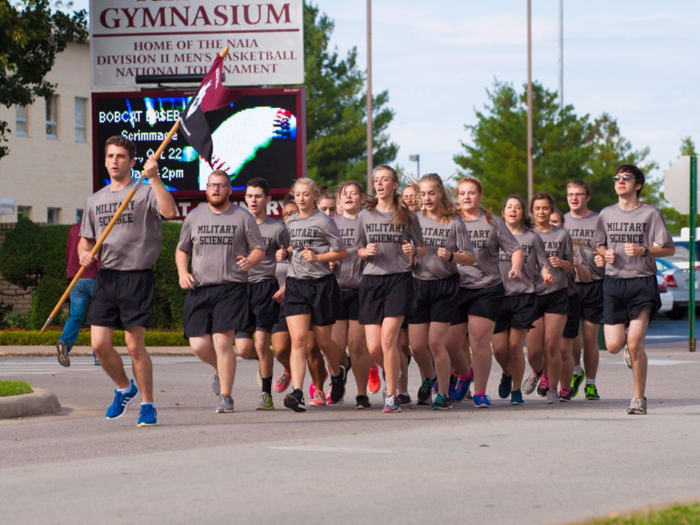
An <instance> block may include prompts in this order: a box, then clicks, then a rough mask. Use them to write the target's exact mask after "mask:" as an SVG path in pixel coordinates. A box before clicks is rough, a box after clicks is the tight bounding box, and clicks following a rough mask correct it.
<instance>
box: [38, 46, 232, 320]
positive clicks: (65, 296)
mask: <svg viewBox="0 0 700 525" xmlns="http://www.w3.org/2000/svg"><path fill="white" fill-rule="evenodd" d="M226 55H228V47H225V48H224V49H223V50H222V51H221V52H220V53H219V56H221V58H224V57H225V56H226ZM179 127H180V119H178V120H177V122H175V124H173V127H172V129H171V130H170V133H168V136H167V137H165V139H163V142H162V143H161V145H160V147H159V148H158V150H157V151H156V152H155V153H154V154H153V156H154V157H155V158H156V159H159V158H160V156H161V155H162V154H163V152H164V151H165V148H166V147H167V146H168V144H169V143H170V140H171V139H172V138H173V135H174V134H175V133H176V132H177V130H178V129H179ZM142 180H143V175H142V176H140V177H139V178H138V179H137V180H136V183H135V184H134V186H133V188H131V191H129V193H128V195H127V196H126V199H124V202H122V204H121V206H119V209H118V210H117V211H116V213H115V214H114V217H112V220H111V221H109V224H108V225H107V227H106V228H105V230H104V231H103V232H102V235H100V238H99V239H97V242H96V243H95V246H93V248H92V250H90V253H91V254H92V255H93V256H95V255H97V252H98V251H99V250H100V247H101V246H102V244H103V243H104V242H105V239H106V238H107V235H109V232H111V231H112V228H114V225H115V224H116V223H117V221H118V220H119V217H120V216H121V214H122V212H123V211H124V209H125V208H126V207H127V205H128V204H129V202H130V201H131V199H132V198H133V196H134V195H135V194H136V188H138V185H139V184H140V183H141V181H142ZM84 271H85V267H84V266H81V267H80V269H78V273H76V274H75V277H73V280H72V281H71V282H70V284H69V285H68V288H67V289H66V291H65V292H63V295H62V296H61V298H60V299H59V301H58V304H56V306H55V307H54V309H53V311H52V312H51V315H49V318H48V319H47V320H46V322H45V323H44V326H42V327H41V332H44V330H46V328H47V327H48V326H49V324H50V323H51V321H53V320H54V318H55V317H56V315H57V314H58V311H59V310H60V309H61V307H62V306H63V303H65V302H66V299H68V296H69V295H70V292H71V290H72V289H73V287H74V286H75V284H76V283H77V282H78V280H79V279H80V277H81V276H82V275H83V272H84Z"/></svg>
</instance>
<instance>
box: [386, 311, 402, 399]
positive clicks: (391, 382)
mask: <svg viewBox="0 0 700 525" xmlns="http://www.w3.org/2000/svg"><path fill="white" fill-rule="evenodd" d="M402 323H403V316H396V317H385V318H384V320H383V321H382V325H381V349H382V354H383V355H384V373H385V374H386V389H387V393H388V394H389V395H391V396H395V395H396V392H397V389H398V379H399V367H400V365H401V358H400V357H399V352H400V350H399V332H400V331H401V324H402Z"/></svg>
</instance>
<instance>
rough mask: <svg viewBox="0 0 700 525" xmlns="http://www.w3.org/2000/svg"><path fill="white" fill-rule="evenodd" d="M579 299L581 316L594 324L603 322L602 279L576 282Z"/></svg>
mask: <svg viewBox="0 0 700 525" xmlns="http://www.w3.org/2000/svg"><path fill="white" fill-rule="evenodd" d="M576 287H577V288H578V296H579V299H581V317H582V318H583V319H585V320H586V321H590V322H591V323H595V324H603V279H598V280H597V281H591V282H590V283H577V284H576Z"/></svg>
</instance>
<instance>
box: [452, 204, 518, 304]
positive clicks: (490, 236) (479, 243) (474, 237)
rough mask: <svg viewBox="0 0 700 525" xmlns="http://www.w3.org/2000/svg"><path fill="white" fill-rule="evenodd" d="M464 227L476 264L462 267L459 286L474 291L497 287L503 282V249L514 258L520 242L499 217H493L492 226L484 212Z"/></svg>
mask: <svg viewBox="0 0 700 525" xmlns="http://www.w3.org/2000/svg"><path fill="white" fill-rule="evenodd" d="M462 220H464V219H462ZM464 224H465V226H466V227H467V233H468V234H469V238H470V239H471V241H472V244H473V245H474V251H475V252H476V263H474V265H472V266H461V265H460V266H459V275H460V286H461V287H462V288H468V289H472V290H474V289H477V288H486V287H489V286H495V285H497V284H498V283H500V282H501V272H500V270H499V268H498V262H499V260H500V250H503V252H504V253H506V254H508V255H510V256H512V255H513V252H515V251H516V250H519V249H520V245H519V244H518V241H517V240H515V237H513V234H512V233H510V230H509V229H508V227H507V226H506V224H505V222H503V219H501V218H500V217H496V216H491V218H490V224H489V222H488V221H487V220H486V214H485V213H484V210H479V217H477V218H476V219H474V220H473V221H464Z"/></svg>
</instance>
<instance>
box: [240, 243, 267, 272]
mask: <svg viewBox="0 0 700 525" xmlns="http://www.w3.org/2000/svg"><path fill="white" fill-rule="evenodd" d="M264 258H265V252H264V250H261V249H260V248H253V250H252V251H251V252H250V254H248V256H247V257H244V256H243V255H239V256H238V257H237V258H236V259H238V260H237V262H236V264H237V265H238V266H239V268H240V269H241V270H243V271H244V272H247V271H249V270H250V269H251V268H255V267H256V266H257V265H258V264H260V262H261V261H262V260H263V259H264Z"/></svg>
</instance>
